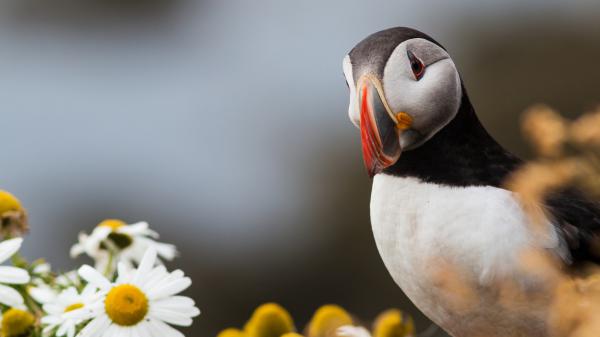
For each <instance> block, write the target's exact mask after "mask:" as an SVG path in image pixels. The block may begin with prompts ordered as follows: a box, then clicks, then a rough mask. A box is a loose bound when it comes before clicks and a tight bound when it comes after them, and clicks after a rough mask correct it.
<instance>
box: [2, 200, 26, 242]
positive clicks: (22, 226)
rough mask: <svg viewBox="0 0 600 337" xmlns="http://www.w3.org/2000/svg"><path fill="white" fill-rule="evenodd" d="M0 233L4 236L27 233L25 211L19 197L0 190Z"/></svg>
mask: <svg viewBox="0 0 600 337" xmlns="http://www.w3.org/2000/svg"><path fill="white" fill-rule="evenodd" d="M0 225H1V227H0V234H1V235H2V236H4V237H13V236H19V235H22V234H25V233H27V230H28V228H29V225H28V223H27V211H25V209H24V208H23V206H22V205H21V202H20V201H19V199H17V198H16V197H15V196H14V195H12V194H10V193H9V192H7V191H3V190H0Z"/></svg>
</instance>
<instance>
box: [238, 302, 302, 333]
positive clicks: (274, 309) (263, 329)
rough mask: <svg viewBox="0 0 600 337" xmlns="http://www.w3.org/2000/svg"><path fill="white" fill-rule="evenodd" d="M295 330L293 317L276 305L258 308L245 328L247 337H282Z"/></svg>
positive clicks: (270, 304) (271, 304)
mask: <svg viewBox="0 0 600 337" xmlns="http://www.w3.org/2000/svg"><path fill="white" fill-rule="evenodd" d="M294 330H295V329H294V321H293V320H292V316H290V314H289V313H288V312H287V310H285V309H284V308H282V307H281V306H280V305H278V304H275V303H267V304H263V305H261V306H260V307H258V308H257V309H256V310H255V311H254V313H253V314H252V317H251V318H250V320H249V321H248V323H246V326H245V327H244V331H245V332H246V335H247V337H280V336H281V335H283V334H285V333H288V332H292V331H294Z"/></svg>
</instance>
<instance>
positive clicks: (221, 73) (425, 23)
mask: <svg viewBox="0 0 600 337" xmlns="http://www.w3.org/2000/svg"><path fill="white" fill-rule="evenodd" d="M599 17H600V3H599V2H598V1H596V0H579V1H569V2H566V1H558V0H552V1H549V0H532V1H526V2H524V1H520V0H519V1H517V0H511V1H482V0H459V1H428V2H425V1H417V0H411V1H393V0H387V1H354V0H352V1H350V0H335V1H327V2H325V1H308V0H306V1H282V0H261V1H241V0H227V1H224V0H221V1H218V0H207V1H192V0H128V1H123V0H4V1H2V3H1V4H0V113H1V118H0V123H1V125H2V128H1V131H0V144H2V145H1V149H2V151H1V153H0V188H2V189H6V190H9V191H12V192H13V193H15V194H16V195H17V196H19V197H20V198H21V199H22V201H23V202H24V203H25V204H26V206H27V208H28V209H29V212H30V216H31V222H32V232H31V234H30V236H29V238H28V240H27V241H25V245H24V252H25V255H26V256H28V257H30V258H34V257H39V256H44V257H47V258H48V259H49V260H50V261H51V262H52V263H53V265H54V266H55V267H57V268H59V269H68V268H73V267H75V266H76V264H78V263H82V262H87V260H85V259H83V258H82V259H81V260H79V261H71V260H69V258H68V249H69V247H70V245H71V244H72V243H73V242H74V241H75V239H76V236H77V233H78V232H79V231H80V230H88V231H89V230H91V229H92V228H93V226H95V224H97V223H98V222H99V221H100V220H102V219H104V218H107V217H117V218H122V219H124V220H127V221H130V222H133V221H138V220H147V221H149V222H150V224H151V225H152V226H153V227H154V228H155V229H157V230H158V231H159V232H160V233H161V234H162V239H163V240H164V241H167V242H171V243H174V244H176V245H177V246H178V247H179V248H180V250H181V255H182V257H181V258H180V259H179V260H177V261H176V262H175V263H173V264H171V266H172V267H175V266H177V267H181V268H182V269H184V270H185V271H186V272H187V273H188V274H190V275H191V276H192V277H193V280H194V284H193V286H192V287H191V289H190V290H189V291H188V292H187V294H188V295H190V296H192V297H194V298H195V299H196V301H197V303H198V306H199V307H200V308H201V309H202V311H203V314H202V315H201V316H200V317H199V318H198V319H197V320H196V322H195V324H194V326H193V327H192V328H190V329H186V330H185V331H184V332H185V333H186V335H188V336H213V335H215V334H216V332H217V331H219V330H220V329H222V328H225V327H228V326H241V325H242V324H243V322H244V321H245V320H246V319H247V317H248V316H249V315H250V313H251V310H252V309H253V308H254V307H256V306H257V305H258V304H260V303H263V302H266V301H277V302H279V303H281V304H283V305H284V306H285V307H287V308H288V309H289V310H290V311H291V312H292V314H293V316H294V317H295V318H296V321H297V325H298V327H299V328H301V327H303V325H304V323H305V322H306V321H307V320H308V318H309V316H310V314H311V313H312V312H313V311H314V310H315V309H316V308H317V307H318V306H319V305H320V304H324V303H331V302H334V303H339V304H341V305H343V306H345V307H346V308H347V309H348V310H350V311H351V312H353V313H354V314H356V315H357V316H358V317H360V318H361V319H363V320H364V321H365V322H369V321H370V320H372V319H373V317H374V316H375V315H376V314H377V313H378V312H380V311H381V310H383V309H386V308H388V307H399V308H402V309H405V310H407V311H409V312H411V313H412V314H413V315H414V316H415V318H416V320H417V327H418V329H419V330H424V329H425V328H427V327H428V326H429V323H428V322H427V320H426V319H425V318H424V317H423V316H422V315H421V314H419V313H418V311H416V309H415V308H414V307H413V306H412V305H411V304H410V303H409V302H408V301H407V300H406V298H405V297H404V295H403V294H402V292H401V291H400V290H399V289H398V288H397V287H396V285H395V284H394V283H393V281H392V280H391V278H390V277H389V276H388V274H387V272H386V270H385V269H384V266H383V264H382V262H381V261H380V259H379V256H378V253H377V251H376V248H375V245H374V242H373V239H372V235H371V230H370V224H369V217H368V207H369V192H370V180H369V178H368V177H367V175H366V174H365V172H364V170H363V166H362V161H361V153H360V144H359V143H360V140H359V136H358V132H357V130H355V129H354V128H353V127H352V125H351V124H350V122H349V121H348V120H347V117H346V111H347V100H348V97H347V95H348V93H347V88H346V85H345V84H344V79H343V75H342V69H341V60H342V58H343V56H344V55H345V54H346V53H347V52H348V51H349V50H350V48H352V47H353V46H354V44H356V43H357V42H358V41H359V40H361V39H362V38H364V37H365V36H366V35H368V34H370V33H372V32H375V31H377V30H381V29H384V28H387V27H391V26H398V25H405V26H412V27H415V28H418V29H420V30H423V31H425V32H428V33H429V34H431V35H433V36H434V37H435V38H436V39H438V40H439V41H440V42H441V43H442V44H444V45H445V46H446V48H447V49H448V50H449V51H450V53H451V54H452V55H453V57H454V60H455V62H456V63H457V65H458V66H459V69H460V70H461V72H462V75H463V78H464V80H465V82H466V85H467V88H468V90H469V93H470V95H471V97H472V99H473V101H474V104H475V106H476V108H477V110H478V113H479V115H480V117H481V119H482V120H483V122H484V124H485V125H486V126H487V127H488V128H489V130H490V131H491V133H492V134H493V135H494V136H495V137H496V138H497V139H498V140H499V141H500V142H501V143H502V144H503V145H505V146H506V147H508V148H509V149H511V150H513V151H515V152H517V153H519V154H521V155H527V149H526V146H525V145H524V143H523V142H522V140H521V138H520V135H519V131H518V127H517V125H518V121H519V114H520V113H521V112H522V111H523V110H524V109H525V108H526V107H528V106H529V105H531V104H533V103H537V102H545V103H548V104H551V105H552V106H554V107H555V108H557V109H559V110H560V111H562V112H563V113H566V114H570V115H575V114H577V113H579V112H582V111H585V110H587V109H590V108H593V107H594V106H595V104H597V103H598V102H599V101H600V92H599V90H598V88H599V84H598V80H599V79H600V66H599V65H598V62H599V60H600V45H599V43H598V42H599V41H600V40H599V38H600V25H598V19H599ZM439 335H440V336H442V334H441V333H440V334H439Z"/></svg>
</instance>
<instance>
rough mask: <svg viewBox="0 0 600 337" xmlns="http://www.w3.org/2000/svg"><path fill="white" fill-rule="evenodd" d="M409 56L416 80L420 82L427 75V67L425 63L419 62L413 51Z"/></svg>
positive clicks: (409, 52)
mask: <svg viewBox="0 0 600 337" xmlns="http://www.w3.org/2000/svg"><path fill="white" fill-rule="evenodd" d="M407 54H408V60H409V61H410V68H411V69H412V72H413V74H414V75H415V79H416V80H417V81H418V80H420V79H421V77H423V74H424V73H425V65H424V64H423V61H421V60H419V58H418V57H416V56H415V54H413V53H412V52H411V51H408V52H407Z"/></svg>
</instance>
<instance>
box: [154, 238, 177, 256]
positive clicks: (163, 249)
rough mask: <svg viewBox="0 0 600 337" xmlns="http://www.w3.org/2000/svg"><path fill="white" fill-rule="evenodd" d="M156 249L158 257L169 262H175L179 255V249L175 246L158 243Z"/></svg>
mask: <svg viewBox="0 0 600 337" xmlns="http://www.w3.org/2000/svg"><path fill="white" fill-rule="evenodd" d="M155 247H156V251H157V252H158V255H159V256H160V257H162V258H164V259H167V260H169V261H171V260H173V259H174V258H175V257H177V255H178V252H177V247H175V245H172V244H168V243H160V242H156V243H155Z"/></svg>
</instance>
